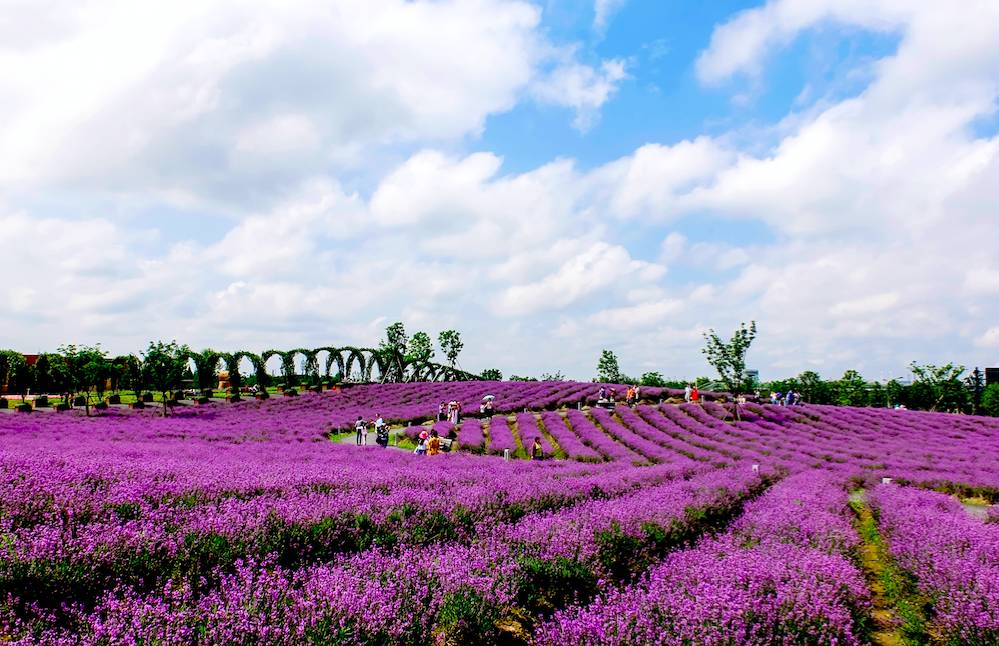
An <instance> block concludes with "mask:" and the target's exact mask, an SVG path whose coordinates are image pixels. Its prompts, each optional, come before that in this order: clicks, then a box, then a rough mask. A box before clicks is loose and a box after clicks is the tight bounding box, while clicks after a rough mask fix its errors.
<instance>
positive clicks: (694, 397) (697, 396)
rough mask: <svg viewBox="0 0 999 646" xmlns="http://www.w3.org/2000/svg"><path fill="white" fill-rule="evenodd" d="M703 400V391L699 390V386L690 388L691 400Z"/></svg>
mask: <svg viewBox="0 0 999 646" xmlns="http://www.w3.org/2000/svg"><path fill="white" fill-rule="evenodd" d="M700 400H701V393H700V391H698V390H697V386H694V387H693V388H691V389H690V401H692V402H695V403H696V402H699V401H700Z"/></svg>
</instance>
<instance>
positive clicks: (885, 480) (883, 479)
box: [881, 478, 891, 484]
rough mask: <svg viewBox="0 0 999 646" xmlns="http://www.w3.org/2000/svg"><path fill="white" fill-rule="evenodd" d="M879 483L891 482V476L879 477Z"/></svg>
mask: <svg viewBox="0 0 999 646" xmlns="http://www.w3.org/2000/svg"><path fill="white" fill-rule="evenodd" d="M881 484H891V478H881Z"/></svg>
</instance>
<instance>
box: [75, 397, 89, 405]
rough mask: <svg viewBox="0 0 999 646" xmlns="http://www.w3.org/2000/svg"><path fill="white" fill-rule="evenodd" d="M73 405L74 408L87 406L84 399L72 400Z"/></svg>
mask: <svg viewBox="0 0 999 646" xmlns="http://www.w3.org/2000/svg"><path fill="white" fill-rule="evenodd" d="M73 405H74V406H86V405H87V398H86V397H76V398H74V399H73Z"/></svg>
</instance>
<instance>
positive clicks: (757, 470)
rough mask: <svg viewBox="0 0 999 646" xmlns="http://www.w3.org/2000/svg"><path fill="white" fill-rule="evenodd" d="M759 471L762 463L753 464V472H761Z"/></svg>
mask: <svg viewBox="0 0 999 646" xmlns="http://www.w3.org/2000/svg"><path fill="white" fill-rule="evenodd" d="M759 472H760V465H758V464H754V465H753V473H759Z"/></svg>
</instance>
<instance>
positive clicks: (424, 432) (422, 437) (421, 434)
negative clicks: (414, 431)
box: [420, 431, 429, 440]
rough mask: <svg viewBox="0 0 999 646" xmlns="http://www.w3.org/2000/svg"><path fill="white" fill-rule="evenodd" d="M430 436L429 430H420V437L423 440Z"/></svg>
mask: <svg viewBox="0 0 999 646" xmlns="http://www.w3.org/2000/svg"><path fill="white" fill-rule="evenodd" d="M428 437H429V436H428V435H427V432H426V431H421V432H420V439H421V440H425V439H427V438H428Z"/></svg>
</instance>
